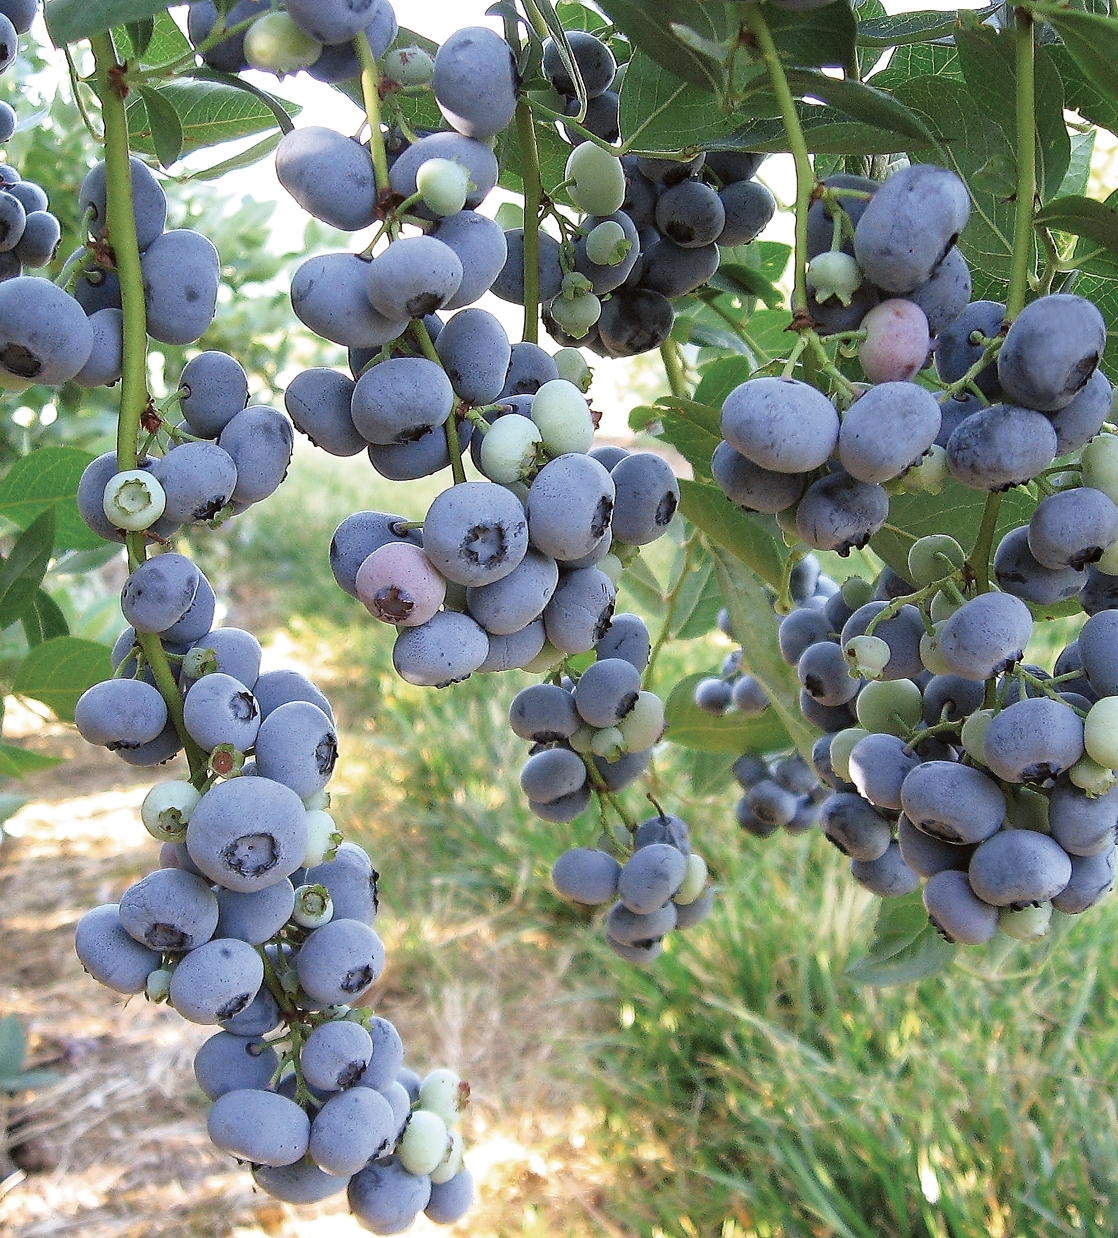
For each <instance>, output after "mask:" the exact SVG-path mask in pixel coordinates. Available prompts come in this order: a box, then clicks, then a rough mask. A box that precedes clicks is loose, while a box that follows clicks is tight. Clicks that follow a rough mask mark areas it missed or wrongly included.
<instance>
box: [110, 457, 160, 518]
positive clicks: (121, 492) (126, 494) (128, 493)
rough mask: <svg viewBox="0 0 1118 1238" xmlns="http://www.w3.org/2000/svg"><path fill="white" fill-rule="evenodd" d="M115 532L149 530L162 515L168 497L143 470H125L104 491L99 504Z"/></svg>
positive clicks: (157, 483)
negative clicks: (103, 496)
mask: <svg viewBox="0 0 1118 1238" xmlns="http://www.w3.org/2000/svg"><path fill="white" fill-rule="evenodd" d="M102 506H103V508H104V511H105V516H106V518H107V519H108V520H109V522H110V523H111V524H112V526H113V528H114V529H125V530H127V531H128V532H129V533H138V532H139V531H140V530H142V529H147V528H150V527H151V526H152V525H153V524H155V522H156V521H157V520H158V519H159V517H160V516H162V515H163V512H164V509H165V508H166V506H167V495H166V494H165V493H164V491H163V487H162V485H160V483H159V481H158V480H157V479H156V478H154V477H152V475H151V474H150V473H145V472H144V470H143V469H128V470H126V471H125V472H123V473H117V475H116V476H115V477H114V478H113V479H112V481H110V482H109V484H108V485H107V486H106V487H105V498H104V501H103V503H102Z"/></svg>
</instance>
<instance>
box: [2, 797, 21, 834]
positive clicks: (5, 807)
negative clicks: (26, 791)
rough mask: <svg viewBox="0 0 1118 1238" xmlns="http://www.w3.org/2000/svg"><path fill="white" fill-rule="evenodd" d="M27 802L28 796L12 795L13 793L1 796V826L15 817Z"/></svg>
mask: <svg viewBox="0 0 1118 1238" xmlns="http://www.w3.org/2000/svg"><path fill="white" fill-rule="evenodd" d="M27 802H28V801H27V796H26V795H12V794H11V793H9V794H7V795H0V825H2V824H3V823H4V822H5V821H7V820H8V819H9V818H10V817H14V816H15V815H16V813H17V812H19V810H20V809H21V808H22V807H23V806H24V804H26V803H27ZM2 832H3V831H0V833H2Z"/></svg>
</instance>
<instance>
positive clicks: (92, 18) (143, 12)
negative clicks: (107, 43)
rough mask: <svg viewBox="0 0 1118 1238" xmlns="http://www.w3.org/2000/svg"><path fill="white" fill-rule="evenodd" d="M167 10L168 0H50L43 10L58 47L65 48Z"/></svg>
mask: <svg viewBox="0 0 1118 1238" xmlns="http://www.w3.org/2000/svg"><path fill="white" fill-rule="evenodd" d="M166 10H167V3H166V0H47V3H46V8H45V10H44V12H45V16H46V19H47V29H48V30H49V31H50V37H51V38H52V39H53V40H54V45H55V47H63V46H64V45H65V44H67V43H76V42H77V41H78V39H88V38H89V36H90V35H91V34H101V33H102V32H103V31H105V30H110V29H111V28H112V27H113V26H126V25H128V23H129V22H140V21H143V20H144V19H145V18H148V17H155V16H156V14H157V13H163V12H166Z"/></svg>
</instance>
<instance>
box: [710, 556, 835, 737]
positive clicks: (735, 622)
mask: <svg viewBox="0 0 1118 1238" xmlns="http://www.w3.org/2000/svg"><path fill="white" fill-rule="evenodd" d="M711 553H712V554H713V556H714V561H715V564H716V566H717V571H718V584H719V588H720V589H721V590H722V600H723V601H724V602H725V604H726V610H727V611H728V612H729V615H730V626H731V628H732V630H733V633H734V637H735V639H736V640H737V642H738V644H739V645H741V669H742V672H743V673H745V674H749V675H752V676H753V677H754V679H756V680H757V681H758V682H759V683H760V685H761V687H763V688H764V689H765V693H766V694H767V696H768V698H769V708H768V709H767V710H766V711H765V713H764V714H762V715H761V717H762V718H764V717H765V716H766V714H768V713H769V712H770V711H771V712H774V713H775V714H776V715H777V716H778V717H779V719H780V721H781V723H782V725H783V727H784V729H785V730H786V731H787V732H788V736H789V738H790V739H791V740H792V742H793V744H795V746H796V748H797V749H798V750H799V752H800V753H801V754H802V755H803V757H804V758H805V759H808V758H810V756H811V750H812V746H813V744H814V743H815V731H814V730H813V728H812V727H810V726H809V725H808V723H807V722H806V721H805V720H804V717H803V715H802V714H801V713H800V710H799V706H798V701H799V692H800V684H799V680H798V679H797V678H796V672H795V671H794V670H793V669H792V667H790V666H789V665H788V664H787V663H786V662H785V661H784V659H783V658H782V657H781V656H780V645H779V644H778V643H777V619H776V615H775V614H774V613H773V608H772V601H771V598H770V595H769V594H768V593H766V591H765V590H764V589H763V588H762V587H761V585H760V583H759V582H758V580H757V577H756V576H755V575H754V574H753V573H752V572H750V571H748V570H747V569H746V568H744V567H743V566H742V564H741V563H740V562H738V561H737V560H736V559H735V558H734V557H733V556H732V555H729V554H726V553H725V552H724V551H723V550H722V549H720V548H719V547H713V548H712V551H711Z"/></svg>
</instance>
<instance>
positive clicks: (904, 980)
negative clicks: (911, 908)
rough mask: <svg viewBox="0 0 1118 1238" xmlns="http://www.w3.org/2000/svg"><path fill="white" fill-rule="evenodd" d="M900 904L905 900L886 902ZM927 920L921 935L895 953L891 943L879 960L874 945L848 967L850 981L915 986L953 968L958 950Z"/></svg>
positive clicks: (884, 985) (880, 985)
mask: <svg viewBox="0 0 1118 1238" xmlns="http://www.w3.org/2000/svg"><path fill="white" fill-rule="evenodd" d="M917 897H919V895H917ZM899 901H901V900H899V899H885V900H884V903H885V904H888V903H892V902H899ZM924 919H925V924H924V927H923V928H922V929H921V930H920V932H919V933H917V934H916V936H915V937H913V938H912V940H911V941H909V942H908V943H907V944H906V945H904V946H901V947H900V948H899V949H895V950H893V949H892V946H891V944H890V946H889V947H888V948H889V949H890V950H891V952H890V953H889V954H887V955H884V956H882V957H879V956H877V955H876V954H875V953H874V951H873V947H872V946H871V947H870V952H869V953H868V954H866V955H864V956H863V957H862V958H860V959H855V960H854V962H853V963H851V964H850V965H849V966H848V967H847V969H846V974H847V976H848V977H849V979H851V980H853V981H854V983H855V984H867V985H870V986H871V987H873V988H886V987H887V986H889V985H893V984H912V983H913V982H914V981H916V980H926V979H927V978H928V977H929V976H935V975H937V974H938V973H939V972H941V971H943V970H944V968H946V967H948V966H950V964H951V962H952V961H953V960H954V958H955V950H956V947H955V946H954V945H952V944H951V943H950V942H947V941H944V939H943V938H942V937H941V936H940V935H939V934H938V933H937V932H936V930H935V929H934V928H932V926H931V925H930V924H928V923H927V916H926V915H925V917H924Z"/></svg>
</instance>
